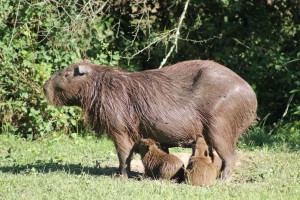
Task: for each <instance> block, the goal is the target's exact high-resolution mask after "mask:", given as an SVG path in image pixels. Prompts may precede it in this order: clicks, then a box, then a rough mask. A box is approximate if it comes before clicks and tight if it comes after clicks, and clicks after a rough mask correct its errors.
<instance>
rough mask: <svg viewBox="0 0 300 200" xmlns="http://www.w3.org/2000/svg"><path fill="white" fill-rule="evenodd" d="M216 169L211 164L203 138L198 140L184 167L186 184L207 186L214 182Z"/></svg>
mask: <svg viewBox="0 0 300 200" xmlns="http://www.w3.org/2000/svg"><path fill="white" fill-rule="evenodd" d="M217 173H218V167H217V166H216V165H215V164H214V163H213V162H212V160H211V158H210V156H209V151H208V146H207V144H206V142H205V140H204V139H203V138H198V139H197V142H196V145H195V150H194V152H193V155H192V156H191V157H190V159H189V163H188V166H187V167H186V172H185V180H186V182H187V183H188V184H191V185H197V186H209V185H213V184H214V183H215V182H216V178H217Z"/></svg>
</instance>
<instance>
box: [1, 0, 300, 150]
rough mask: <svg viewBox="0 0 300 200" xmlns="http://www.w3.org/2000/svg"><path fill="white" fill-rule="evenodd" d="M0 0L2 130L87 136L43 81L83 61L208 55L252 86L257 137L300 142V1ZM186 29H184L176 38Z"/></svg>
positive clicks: (143, 64) (133, 64)
mask: <svg viewBox="0 0 300 200" xmlns="http://www.w3.org/2000/svg"><path fill="white" fill-rule="evenodd" d="M185 4H186V2H185V1H181V0H178V1H171V0H165V1H162V0H159V1H150V0H148V1H147V0H143V1H137V0H132V1H125V0H118V1H103V0H94V1H91V0H61V1H55V0H43V1H42V0H31V1H30V0H20V1H13V0H6V1H0V68H1V70H0V127H1V132H2V133H13V134H21V135H24V136H26V137H31V138H32V137H40V136H44V135H48V134H51V133H52V132H55V131H60V132H63V133H73V132H77V133H83V132H85V133H86V132H89V131H88V130H87V129H86V128H84V127H85V126H84V121H83V119H82V116H81V114H80V110H79V109H77V108H65V107H63V108H56V107H53V106H49V105H47V102H46V101H45V97H44V95H43V93H42V85H43V83H44V82H45V80H47V79H48V78H49V77H50V75H51V74H52V73H53V72H55V71H58V70H60V69H62V68H64V67H66V66H68V65H70V64H71V63H74V62H76V61H78V60H80V59H89V60H91V61H92V62H95V63H98V64H102V65H110V66H120V67H122V68H124V69H127V70H129V71H136V70H145V69H151V68H157V67H159V66H160V64H161V63H162V61H163V59H164V58H166V55H167V53H168V52H169V51H170V49H171V48H172V46H173V45H174V44H177V45H176V48H175V51H173V52H172V53H171V54H170V55H171V56H170V57H168V59H167V62H166V64H172V63H176V62H179V61H183V60H189V59H210V60H216V61H218V62H219V63H221V64H224V65H225V66H227V67H229V68H231V69H232V70H233V71H235V72H236V73H237V74H239V75H240V76H241V77H243V78H244V79H245V80H247V81H248V82H249V83H250V85H251V86H252V87H253V88H254V90H255V92H256V94H257V96H258V101H259V110H258V113H259V116H260V118H261V121H260V123H259V124H258V125H257V127H255V128H254V129H253V132H255V133H256V134H255V137H256V138H257V136H258V135H260V136H259V137H258V139H253V138H254V137H253V138H252V139H253V141H254V142H258V143H259V145H263V144H261V143H260V140H263V141H266V138H268V137H269V138H270V137H272V139H274V138H275V139H274V140H276V141H277V140H278V141H284V142H289V143H291V144H292V145H293V146H294V147H295V146H297V147H299V143H300V136H299V135H300V131H299V129H300V122H299V120H300V98H299V97H300V95H299V93H300V2H299V1H294V0H282V1H273V0H247V1H245V0H203V1H195V0H191V1H190V2H189V3H188V8H187V10H186V13H185V18H184V19H183V23H182V25H181V26H179V25H178V23H179V19H180V17H181V15H182V12H183V10H184V6H185ZM177 28H179V30H180V35H179V37H176V30H177Z"/></svg>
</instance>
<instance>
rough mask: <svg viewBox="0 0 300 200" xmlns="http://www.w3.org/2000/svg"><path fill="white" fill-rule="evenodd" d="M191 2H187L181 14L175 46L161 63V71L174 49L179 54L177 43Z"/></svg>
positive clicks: (188, 0)
mask: <svg viewBox="0 0 300 200" xmlns="http://www.w3.org/2000/svg"><path fill="white" fill-rule="evenodd" d="M189 2H190V0H187V1H186V2H185V5H184V9H183V12H182V13H181V16H180V19H179V23H178V26H177V29H176V33H175V36H174V44H173V46H172V47H171V48H170V50H169V52H168V54H167V55H166V57H165V58H164V59H163V61H162V62H161V63H160V66H159V69H160V68H162V67H163V66H164V65H165V64H166V62H167V60H168V58H169V57H170V55H171V54H172V52H173V51H174V48H175V47H176V52H177V42H178V37H179V35H180V28H181V26H182V22H183V19H184V18H185V13H186V11H187V8H188V5H189Z"/></svg>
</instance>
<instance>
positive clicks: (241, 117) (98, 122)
mask: <svg viewBox="0 0 300 200" xmlns="http://www.w3.org/2000/svg"><path fill="white" fill-rule="evenodd" d="M44 92H45V95H46V97H47V99H48V102H49V103H50V104H52V105H56V106H79V107H81V108H82V110H83V112H84V114H85V116H86V118H87V119H88V121H89V122H90V124H91V125H92V127H93V129H94V130H95V132H96V133H97V134H103V133H107V134H108V136H109V137H110V138H111V139H112V140H113V142H114V144H115V147H116V150H117V153H118V157H119V163H120V165H119V171H120V173H121V174H122V175H124V176H127V175H128V174H129V173H130V160H131V150H132V148H133V145H134V144H135V143H136V142H137V141H138V140H139V139H141V138H152V139H154V140H155V141H157V142H159V143H160V144H161V145H162V147H165V148H168V147H175V146H181V147H187V148H190V147H192V144H193V142H194V141H195V140H196V139H197V138H198V137H204V138H205V140H206V143H207V144H208V145H209V146H210V147H212V148H213V149H215V150H216V152H217V153H218V155H219V156H220V158H221V159H222V178H223V179H226V178H227V177H228V176H229V174H230V171H231V169H232V167H233V166H234V164H235V161H236V143H237V140H238V138H239V137H240V136H241V135H242V134H243V133H244V132H245V131H246V130H247V129H248V128H249V127H250V126H251V124H252V123H253V122H254V121H255V119H256V109H257V100H256V95H255V93H254V91H253V90H252V88H251V87H250V85H249V84H248V83H247V82H246V81H244V80H243V79H242V78H241V77H239V76H238V75H237V74H235V73H234V72H233V71H231V70H230V69H228V68H226V67H224V66H222V65H220V64H218V63H216V62H213V61H205V60H193V61H185V62H180V63H177V64H175V65H171V66H168V67H164V68H162V69H154V70H146V71H142V72H127V71H123V70H121V69H118V68H114V67H105V66H99V65H96V64H92V63H89V62H85V61H83V62H79V63H75V64H73V65H71V66H70V67H68V68H66V69H64V70H62V71H61V72H59V73H56V74H54V75H53V76H52V77H51V78H50V79H49V80H48V81H47V82H46V83H45V84H44Z"/></svg>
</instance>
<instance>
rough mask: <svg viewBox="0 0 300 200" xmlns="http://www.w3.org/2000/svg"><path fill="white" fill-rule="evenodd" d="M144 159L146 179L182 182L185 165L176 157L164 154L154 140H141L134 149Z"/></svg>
mask: <svg viewBox="0 0 300 200" xmlns="http://www.w3.org/2000/svg"><path fill="white" fill-rule="evenodd" d="M134 151H135V152H137V153H139V154H140V155H141V158H142V163H143V165H144V168H145V175H146V177H150V178H153V179H165V180H175V181H177V182H182V181H183V177H184V164H183V162H182V161H181V160H180V159H179V158H177V157H176V156H175V155H172V154H167V153H166V152H164V151H163V150H162V149H160V147H159V146H158V145H157V143H156V142H155V141H154V140H152V139H141V140H140V141H139V142H138V143H137V144H136V145H135V148H134Z"/></svg>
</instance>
